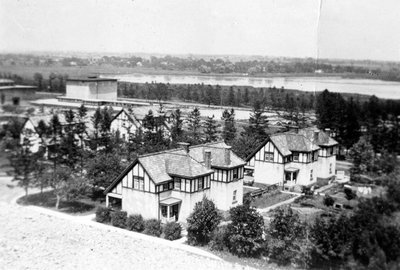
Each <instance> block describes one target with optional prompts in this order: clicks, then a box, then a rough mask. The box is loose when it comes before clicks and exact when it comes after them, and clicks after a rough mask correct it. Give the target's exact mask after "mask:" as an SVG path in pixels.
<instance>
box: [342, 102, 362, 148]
mask: <svg viewBox="0 0 400 270" xmlns="http://www.w3.org/2000/svg"><path fill="white" fill-rule="evenodd" d="M358 119H359V115H358V112H357V106H355V103H354V101H353V98H350V101H349V102H348V104H347V106H346V114H345V119H344V122H343V125H344V134H343V142H342V144H343V146H345V147H346V148H350V147H351V146H352V145H353V144H355V143H356V142H357V141H358V140H359V138H360V135H361V132H360V124H359V122H358Z"/></svg>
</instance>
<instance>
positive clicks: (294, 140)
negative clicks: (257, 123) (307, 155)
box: [271, 133, 319, 156]
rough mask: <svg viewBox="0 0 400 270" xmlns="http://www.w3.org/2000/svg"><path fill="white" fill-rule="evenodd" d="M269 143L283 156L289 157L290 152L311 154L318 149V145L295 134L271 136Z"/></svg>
mask: <svg viewBox="0 0 400 270" xmlns="http://www.w3.org/2000/svg"><path fill="white" fill-rule="evenodd" d="M271 141H272V142H273V143H274V144H275V146H276V147H277V148H278V150H279V152H281V153H282V155H284V156H287V155H290V154H292V152H312V151H315V150H318V149H319V147H318V145H316V144H314V143H312V142H311V141H310V140H308V139H307V138H306V137H304V136H303V135H301V134H296V133H282V134H277V135H273V136H271Z"/></svg>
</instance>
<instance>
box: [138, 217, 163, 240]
mask: <svg viewBox="0 0 400 270" xmlns="http://www.w3.org/2000/svg"><path fill="white" fill-rule="evenodd" d="M143 233H145V234H148V235H153V236H157V237H160V235H161V234H162V228H161V222H160V221H159V220H158V219H155V218H152V219H148V220H146V221H145V222H144V231H143Z"/></svg>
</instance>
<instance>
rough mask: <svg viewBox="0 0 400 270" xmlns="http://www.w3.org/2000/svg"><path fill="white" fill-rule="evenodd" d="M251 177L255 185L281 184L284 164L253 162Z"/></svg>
mask: <svg viewBox="0 0 400 270" xmlns="http://www.w3.org/2000/svg"><path fill="white" fill-rule="evenodd" d="M253 177H254V181H255V182H257V183H262V184H267V185H273V184H279V183H282V182H283V177H284V164H280V163H272V162H263V161H255V165H254V173H253Z"/></svg>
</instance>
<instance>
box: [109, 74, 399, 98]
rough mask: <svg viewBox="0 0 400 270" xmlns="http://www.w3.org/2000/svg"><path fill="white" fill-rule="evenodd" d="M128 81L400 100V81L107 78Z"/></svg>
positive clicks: (330, 78) (159, 77)
mask: <svg viewBox="0 0 400 270" xmlns="http://www.w3.org/2000/svg"><path fill="white" fill-rule="evenodd" d="M107 77H112V78H116V79H119V80H120V81H125V82H135V83H146V82H148V83H151V82H159V83H170V84H201V83H204V84H206V85H207V84H211V85H216V84H219V85H228V86H230V85H237V86H253V87H274V86H275V87H276V88H281V87H284V88H285V89H297V90H301V91H323V90H325V89H328V90H329V91H331V92H339V93H356V94H363V95H376V96H377V97H379V98H387V99H400V82H390V81H381V80H370V79H345V78H341V77H321V76H318V77H311V76H310V77H270V78H261V77H247V76H244V77H241V76H229V75H227V76H213V75H148V74H139V73H135V74H126V75H115V76H107Z"/></svg>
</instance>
